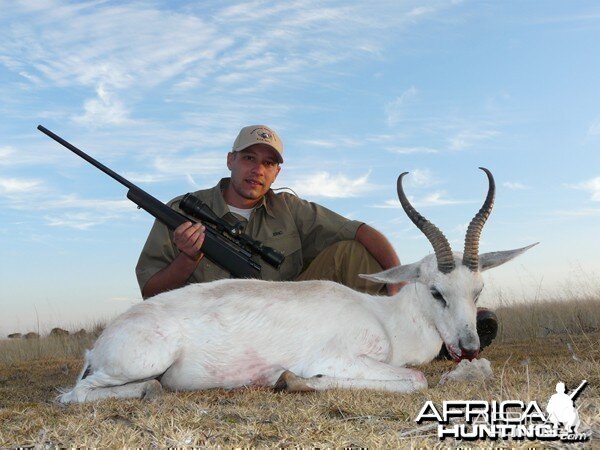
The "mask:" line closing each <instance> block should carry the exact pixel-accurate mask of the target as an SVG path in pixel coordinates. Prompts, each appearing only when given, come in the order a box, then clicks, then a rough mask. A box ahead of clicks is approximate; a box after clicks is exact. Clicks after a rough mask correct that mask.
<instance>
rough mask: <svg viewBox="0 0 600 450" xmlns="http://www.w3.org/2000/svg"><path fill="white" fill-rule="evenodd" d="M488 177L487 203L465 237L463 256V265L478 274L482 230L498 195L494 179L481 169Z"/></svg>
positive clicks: (490, 173)
mask: <svg viewBox="0 0 600 450" xmlns="http://www.w3.org/2000/svg"><path fill="white" fill-rule="evenodd" d="M480 169H481V170H483V171H484V172H485V174H486V175H487V177H488V182H489V188H488V193H487V197H486V198H485V202H483V206H482V207H481V209H480V210H479V212H478V213H477V214H475V217H473V220H471V223H470V224H469V228H468V229H467V235H466V236H465V252H464V254H463V260H462V263H463V265H465V266H467V267H468V268H469V270H471V271H473V272H477V271H478V270H479V238H480V237H481V230H482V229H483V225H484V224H485V221H486V220H487V218H488V217H489V215H490V213H491V212H492V208H493V207H494V196H495V194H496V183H494V177H493V176H492V172H490V171H489V170H488V169H486V168H485V167H480Z"/></svg>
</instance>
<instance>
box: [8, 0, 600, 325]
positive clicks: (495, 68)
mask: <svg viewBox="0 0 600 450" xmlns="http://www.w3.org/2000/svg"><path fill="white" fill-rule="evenodd" d="M0 3H1V7H0V98H1V101H0V117H1V118H2V120H0V136H1V137H0V249H1V250H0V251H1V253H2V258H1V259H0V304H1V313H0V335H5V334H7V333H9V332H15V331H21V332H23V331H31V330H34V331H36V330H39V331H42V332H44V331H47V330H48V329H49V328H52V327H54V326H63V327H66V328H71V329H77V328H80V327H85V326H90V325H91V324H94V323H99V322H104V321H106V320H108V319H110V318H112V317H114V316H115V315H116V314H118V313H120V312H122V311H124V310H125V309H126V308H128V307H129V306H131V305H132V304H135V303H137V302H139V301H141V296H140V293H139V288H138V286H137V282H136V279H135V274H134V267H135V264H136V262H137V258H138V256H139V253H140V250H141V248H142V246H143V244H144V242H145V240H146V237H147V234H148V231H149V229H150V227H151V225H152V220H153V219H152V217H151V216H150V215H148V214H147V213H145V212H144V211H141V210H137V209H136V208H135V205H133V204H132V203H131V202H129V201H128V200H127V199H126V197H125V195H126V189H125V188H124V187H123V186H121V185H119V184H118V183H116V182H115V181H113V180H112V179H111V178H109V177H108V176H106V175H105V174H103V173H101V172H100V171H98V170H96V169H95V168H93V167H92V166H90V165H89V164H87V163H86V162H84V161H83V160H81V159H80V158H78V157H77V156H75V155H74V154H72V153H71V152H69V151H68V150H66V149H65V148H63V147H61V146H60V145H58V144H57V143H55V142H54V141H52V140H51V139H49V138H48V137H46V136H45V135H43V134H42V133H40V132H39V131H37V130H36V127H37V125H38V124H42V125H44V126H45V127H47V128H48V129H50V130H52V131H53V132H55V133H57V134H58V135H60V136H62V137H63V138H65V139H67V140H68V141H70V142H71V143H73V144H74V145H76V146H78V147H79V148H81V149H82V150H84V151H86V152H88V153H89V154H90V155H91V156H93V157H94V158H96V159H98V160H100V161H101V162H102V163H104V164H106V165H108V166H109V167H111V168H112V169H113V170H115V171H116V172H118V173H120V174H121V175H123V176H125V177H126V178H128V179H129V180H130V181H132V182H134V183H136V184H138V185H139V186H140V187H141V188H142V189H144V190H146V191H148V192H149V193H151V194H152V195H154V196H155V197H157V198H159V199H161V200H163V201H168V200H169V199H171V198H173V197H175V196H177V195H180V194H183V193H186V192H191V191H195V190H198V189H202V188H209V187H212V186H214V185H215V184H216V183H217V181H218V180H219V179H220V178H221V177H225V176H227V175H228V171H227V168H226V165H225V158H226V154H227V151H228V150H229V149H230V148H231V145H232V143H233V140H234V139H235V136H236V135H237V133H238V131H239V129H240V128H241V127H243V126H246V125H250V124H266V125H269V126H271V127H273V128H274V129H275V130H277V132H278V133H279V135H280V136H281V138H282V140H283V142H284V146H285V162H284V164H283V165H282V171H281V173H280V175H279V177H278V179H277V181H276V182H275V184H274V186H273V187H290V188H292V189H293V190H294V191H295V192H297V193H298V195H300V196H301V197H303V198H306V199H308V200H311V201H315V202H317V203H320V204H322V205H324V206H326V207H328V208H330V209H332V210H334V211H336V212H338V213H340V214H342V215H344V216H346V217H349V218H352V219H356V220H362V221H364V222H366V223H368V224H370V225H371V226H373V227H375V228H376V229H378V230H380V231H381V232H383V233H384V234H385V235H386V236H387V237H388V239H389V240H390V242H391V243H392V244H393V246H394V248H395V249H396V250H397V252H398V254H399V256H400V259H401V260H402V261H403V262H405V263H411V262H415V261H417V260H419V259H421V258H422V257H424V256H426V255H427V254H429V253H431V252H432V249H431V246H430V245H429V243H428V241H427V240H426V239H425V238H424V236H423V235H422V234H421V233H420V232H419V231H418V230H417V228H416V227H415V226H414V225H413V224H412V223H411V222H410V221H409V219H408V218H407V217H406V215H405V214H404V212H403V211H402V209H401V207H400V206H399V202H398V200H397V196H396V179H397V177H398V175H399V174H400V173H402V172H405V171H408V172H410V174H409V175H408V176H407V177H406V178H405V181H406V183H405V190H406V192H407V195H408V196H409V198H410V199H411V201H412V202H413V204H414V206H415V207H416V208H417V209H418V210H419V211H420V212H421V213H422V214H424V215H425V216H426V217H428V218H429V219H430V220H431V221H432V222H433V223H435V224H436V225H437V226H438V227H439V228H440V229H441V230H442V231H443V232H444V233H445V234H446V236H447V237H448V239H449V241H450V243H451V245H452V247H453V248H454V250H457V251H462V247H463V241H464V233H465V231H466V227H467V225H468V223H469V221H470V220H471V218H472V217H473V215H474V214H475V213H476V212H477V210H478V209H479V207H480V206H481V204H482V202H483V199H484V198H485V195H486V192H487V181H486V177H485V175H484V174H483V172H481V171H480V170H478V167H480V166H483V167H487V168H489V169H490V170H491V171H492V172H493V174H494V176H495V179H496V183H497V192H496V203H495V207H494V211H493V212H492V214H491V217H490V219H489V220H488V223H487V224H486V226H485V228H484V231H483V235H482V240H481V245H480V250H481V251H482V252H487V251H496V250H507V249H512V248H517V247H522V246H525V245H528V244H531V243H534V242H540V245H538V246H537V247H534V248H533V249H532V250H530V251H529V252H528V253H526V254H525V255H523V256H521V257H519V259H517V260H515V261H512V262H510V263H508V264H506V265H505V266H503V267H500V268H497V269H494V270H493V271H490V272H489V273H486V274H485V277H484V278H485V281H486V286H487V289H486V296H484V297H483V301H484V302H487V303H488V304H489V305H491V306H494V305H498V304H499V302H501V301H530V300H531V299H536V298H538V299H539V298H547V297H552V296H557V295H559V294H561V293H564V292H570V291H575V293H578V292H581V289H583V290H585V289H588V288H590V289H596V292H597V291H598V290H597V286H598V284H597V282H596V280H597V278H598V274H599V273H600V270H599V269H600V262H599V260H600V259H599V258H598V257H597V255H598V254H599V253H600V244H599V240H598V237H597V230H598V229H599V227H598V225H600V157H599V151H598V150H599V147H600V78H599V77H598V73H600V64H599V63H600V53H598V51H597V48H596V47H597V43H598V42H600V4H598V2H594V1H576V0H574V1H568V2H565V1H562V0H559V1H553V0H548V1H544V2H540V1H526V0H525V1H485V0H483V1H474V0H464V1H460V0H445V1H442V0H439V1H438V0H424V1H403V0H391V1H385V0H382V1H372V2H363V1H347V0H344V1H312V0H294V1H263V0H256V1H246V2H235V1H58V0H36V1H8V0H2V1H1V2H0ZM581 286H583V287H581ZM594 287H595V288H594ZM559 296H560V295H559ZM563 298H564V296H563ZM565 299H566V298H565Z"/></svg>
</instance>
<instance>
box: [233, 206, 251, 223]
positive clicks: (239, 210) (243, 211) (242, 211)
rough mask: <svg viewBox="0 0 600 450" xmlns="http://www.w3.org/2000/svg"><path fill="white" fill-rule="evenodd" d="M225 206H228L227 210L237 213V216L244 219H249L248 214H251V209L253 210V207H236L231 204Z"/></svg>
mask: <svg viewBox="0 0 600 450" xmlns="http://www.w3.org/2000/svg"><path fill="white" fill-rule="evenodd" d="M227 207H228V208H229V211H231V212H232V213H234V214H237V215H238V216H242V217H243V218H244V219H246V220H250V214H252V211H253V210H254V208H250V209H242V208H236V207H235V206H231V205H227Z"/></svg>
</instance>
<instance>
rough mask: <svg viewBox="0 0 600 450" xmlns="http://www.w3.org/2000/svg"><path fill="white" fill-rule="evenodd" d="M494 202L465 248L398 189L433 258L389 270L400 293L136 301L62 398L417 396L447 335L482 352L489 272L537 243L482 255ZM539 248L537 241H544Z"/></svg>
mask: <svg viewBox="0 0 600 450" xmlns="http://www.w3.org/2000/svg"><path fill="white" fill-rule="evenodd" d="M483 170H484V171H485V172H486V174H487V176H488V180H489V189H488V195H487V198H486V200H485V202H484V204H483V206H482V208H481V210H480V211H479V213H478V214H477V215H476V216H475V217H474V219H473V220H472V222H471V224H470V226H469V229H468V231H467V235H466V240H465V251H464V254H461V253H453V252H452V250H451V249H450V245H449V244H448V241H447V240H446V238H445V237H444V235H443V234H442V233H441V232H440V230H439V229H438V228H436V227H435V226H434V225H433V224H431V223H430V222H429V221H427V220H426V219H425V218H424V217H423V216H421V215H420V214H419V213H418V212H417V211H416V210H415V209H414V208H413V207H412V206H411V205H410V203H409V202H408V200H407V198H406V196H405V195H404V191H403V188H402V178H403V176H404V175H406V173H404V174H402V175H400V177H399V178H398V196H399V198H400V202H401V204H402V206H403V207H404V210H405V211H406V213H407V214H408V216H409V217H410V219H411V220H412V221H413V222H414V223H415V224H416V225H417V227H418V228H419V229H421V230H422V231H423V233H424V234H425V235H426V236H427V238H428V239H429V241H430V242H431V244H432V245H433V248H434V251H435V255H430V256H427V257H425V258H423V259H422V260H421V261H419V262H417V263H414V264H409V265H402V266H398V267H395V268H392V269H389V270H386V271H384V272H381V273H377V274H373V275H365V276H364V277H365V278H367V279H370V280H374V281H378V282H384V283H398V282H400V281H410V283H409V284H408V285H407V286H405V287H404V288H403V289H401V290H400V291H399V292H398V293H397V294H396V295H394V296H393V297H384V296H372V295H367V294H363V293H360V292H356V291H354V290H352V289H350V288H348V287H346V286H343V285H340V284H337V283H333V282H330V281H303V282H269V281H260V280H230V279H227V280H219V281H214V282H212V283H203V284H192V285H189V286H186V287H183V288H181V289H177V290H173V291H170V292H166V293H163V294H160V295H157V296H155V297H153V298H151V299H149V300H147V301H145V302H143V303H140V304H138V305H135V306H133V307H132V308H131V309H129V310H128V311H126V312H125V313H123V314H122V315H121V316H119V317H118V318H117V319H116V320H114V321H113V322H112V323H111V324H110V325H109V326H108V327H107V328H106V329H105V330H104V332H103V333H102V335H101V336H100V337H99V338H98V340H97V342H96V343H95V345H94V347H93V349H92V350H90V351H88V352H87V354H86V360H85V366H84V369H83V371H82V373H81V375H80V376H79V379H78V381H77V384H76V385H75V387H74V388H73V389H72V390H71V391H68V392H65V393H63V394H62V395H60V397H59V400H60V401H61V402H65V403H70V402H85V401H91V400H97V399H102V398H107V397H119V398H131V397H138V398H143V397H149V396H154V395H156V394H157V393H158V392H160V390H161V389H162V387H163V386H164V387H165V388H168V389H171V390H196V389H209V388H235V387H241V386H250V385H253V386H273V387H276V388H285V389H288V390H323V389H330V388H369V389H379V390H388V391H394V392H411V391H415V390H418V389H424V388H426V387H427V381H426V379H425V376H424V375H423V374H422V373H421V372H419V371H417V370H414V369H410V368H407V367H404V366H406V365H412V364H421V363H425V362H428V361H431V360H432V359H433V358H434V357H435V356H436V355H437V354H438V352H439V350H440V347H441V345H442V342H443V343H445V345H446V348H447V349H448V351H449V353H450V354H451V355H452V357H453V358H454V359H455V360H460V359H464V358H468V359H472V358H475V357H476V356H477V354H478V351H479V337H478V335H477V331H476V306H475V304H476V302H477V298H478V297H479V294H480V293H481V290H482V289H483V281H482V277H481V272H482V271H484V270H487V269H489V268H492V267H495V266H498V265H500V264H503V263H504V262H506V261H508V260H510V259H512V258H514V257H515V256H517V255H519V254H521V253H523V252H524V251H525V250H527V249H528V248H530V247H531V246H528V247H524V248H521V249H517V250H510V251H503V252H494V253H486V254H482V255H479V254H478V246H479V237H480V234H481V229H482V227H483V224H484V222H485V220H486V219H487V217H488V215H489V213H490V211H491V209H492V205H493V200H494V191H495V186H494V179H493V177H492V174H491V173H490V172H489V171H488V170H487V169H483ZM534 245H535V244H534Z"/></svg>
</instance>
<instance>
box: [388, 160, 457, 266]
mask: <svg viewBox="0 0 600 450" xmlns="http://www.w3.org/2000/svg"><path fill="white" fill-rule="evenodd" d="M407 173H408V172H404V173H403V174H401V175H400V176H399V177H398V198H399V199H400V204H401V205H402V208H404V211H405V212H406V215H407V216H408V217H409V219H410V220H412V222H413V223H414V224H415V225H416V226H417V228H418V229H419V230H421V231H422V232H423V234H424V235H425V237H426V238H427V239H428V240H429V242H431V245H432V246H433V251H434V252H435V257H436V259H437V265H438V270H439V271H440V272H442V273H450V272H452V270H454V257H453V256H452V249H451V248H450V244H449V243H448V239H446V236H444V234H443V233H442V232H441V231H440V230H439V228H438V227H436V226H435V225H434V224H432V223H431V222H430V221H429V220H427V219H426V218H425V217H423V216H422V215H421V214H419V213H418V212H417V210H416V209H415V208H413V206H412V205H411V204H410V202H409V201H408V198H406V195H405V194H404V189H403V188H402V178H403V177H404V175H406V174H407Z"/></svg>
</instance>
